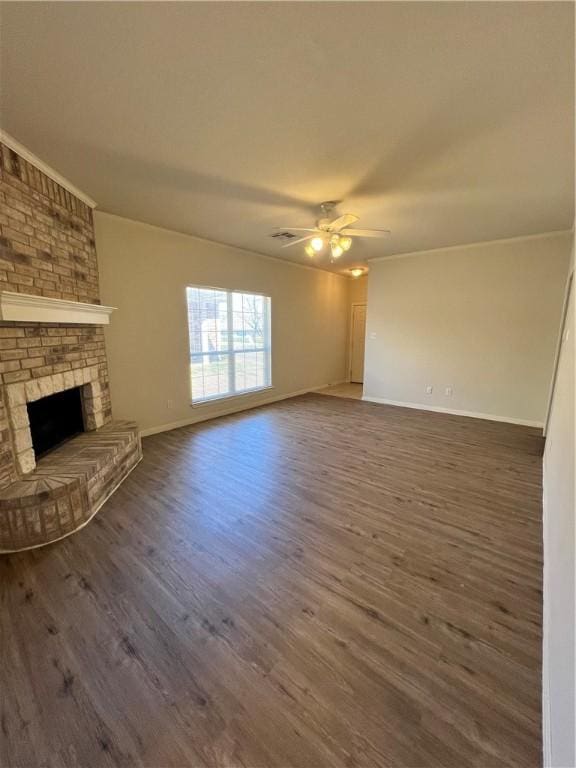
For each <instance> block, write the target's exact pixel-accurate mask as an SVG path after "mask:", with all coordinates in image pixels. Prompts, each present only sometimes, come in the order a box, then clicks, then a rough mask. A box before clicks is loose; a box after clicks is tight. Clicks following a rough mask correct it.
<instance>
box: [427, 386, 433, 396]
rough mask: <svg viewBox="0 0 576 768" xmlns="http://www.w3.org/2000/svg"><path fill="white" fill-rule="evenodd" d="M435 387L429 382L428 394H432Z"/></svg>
mask: <svg viewBox="0 0 576 768" xmlns="http://www.w3.org/2000/svg"><path fill="white" fill-rule="evenodd" d="M433 389H434V387H433V386H432V385H431V384H428V386H427V387H426V394H427V395H431V394H432V390H433Z"/></svg>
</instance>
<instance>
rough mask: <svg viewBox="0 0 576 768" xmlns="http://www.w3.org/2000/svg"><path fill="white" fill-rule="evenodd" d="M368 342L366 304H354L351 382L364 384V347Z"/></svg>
mask: <svg viewBox="0 0 576 768" xmlns="http://www.w3.org/2000/svg"><path fill="white" fill-rule="evenodd" d="M365 340H366V304H352V320H351V323H350V381H351V382H352V383H354V384H362V383H363V382H364V345H365Z"/></svg>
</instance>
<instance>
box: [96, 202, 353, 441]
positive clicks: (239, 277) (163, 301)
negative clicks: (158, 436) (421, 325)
mask: <svg viewBox="0 0 576 768" xmlns="http://www.w3.org/2000/svg"><path fill="white" fill-rule="evenodd" d="M95 219H96V243H97V249H98V260H99V264H100V282H101V294H102V301H103V303H105V304H110V305H112V306H115V307H118V311H117V312H115V313H114V314H113V316H112V324H111V326H110V329H109V330H108V331H107V337H106V341H107V350H108V357H109V365H110V385H111V391H112V403H113V413H114V417H115V418H133V419H135V420H137V421H138V423H139V425H140V427H141V429H142V430H153V429H156V428H159V427H162V426H163V425H167V424H175V423H181V422H182V423H185V422H191V421H195V420H200V419H205V418H209V417H210V416H212V415H217V414H219V413H222V412H227V411H231V410H236V409H238V408H239V407H244V406H246V405H247V404H250V403H258V402H263V401H265V400H267V399H270V398H272V397H274V398H277V397H281V396H282V395H288V394H290V393H295V392H300V391H302V390H307V389H311V388H314V387H319V386H321V385H325V384H329V383H334V382H337V381H342V380H344V379H345V375H346V371H345V362H346V335H347V324H348V307H349V289H350V282H351V281H350V278H348V277H342V276H340V275H335V274H330V273H328V272H323V271H320V270H316V269H311V268H306V267H301V266H297V265H293V264H288V263H284V262H282V261H279V260H277V259H271V258H267V257H263V256H258V255H256V254H253V253H249V252H247V251H242V250H239V249H237V248H233V247H228V246H224V245H219V244H217V243H211V242H208V241H205V240H200V239H197V238H193V237H189V236H187V235H182V234H178V233H176V232H171V231H169V230H165V229H159V228H157V227H152V226H149V225H147V224H141V223H138V222H134V221H130V220H127V219H123V218H120V217H118V216H112V215H109V214H104V213H99V212H96V216H95ZM187 285H209V286H214V287H220V288H229V289H240V290H246V291H255V292H260V293H266V294H268V295H270V296H271V297H272V384H273V387H274V389H273V390H272V391H266V392H264V393H261V394H259V395H243V396H241V397H239V398H235V399H231V400H221V401H219V402H216V403H211V404H206V405H197V406H195V407H194V408H193V407H192V406H191V405H190V379H189V357H188V326H187V315H186V299H185V288H186V286H187Z"/></svg>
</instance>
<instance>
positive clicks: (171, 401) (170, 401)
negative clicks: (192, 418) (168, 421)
mask: <svg viewBox="0 0 576 768" xmlns="http://www.w3.org/2000/svg"><path fill="white" fill-rule="evenodd" d="M173 407H174V400H166V408H168V410H169V411H170V410H172V408H173Z"/></svg>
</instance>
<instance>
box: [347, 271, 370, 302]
mask: <svg viewBox="0 0 576 768" xmlns="http://www.w3.org/2000/svg"><path fill="white" fill-rule="evenodd" d="M367 296H368V275H363V276H362V277H357V278H351V280H350V303H351V304H364V303H365V302H366V297H367Z"/></svg>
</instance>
